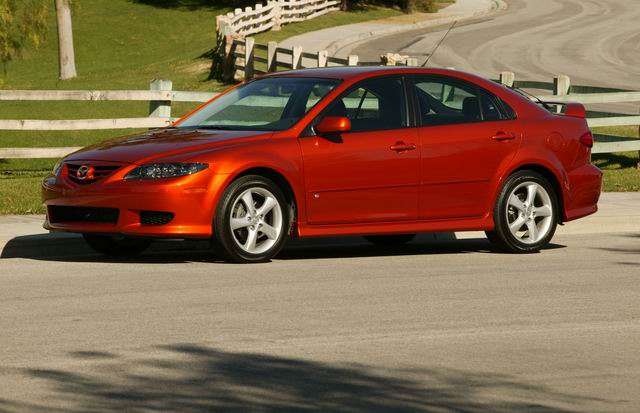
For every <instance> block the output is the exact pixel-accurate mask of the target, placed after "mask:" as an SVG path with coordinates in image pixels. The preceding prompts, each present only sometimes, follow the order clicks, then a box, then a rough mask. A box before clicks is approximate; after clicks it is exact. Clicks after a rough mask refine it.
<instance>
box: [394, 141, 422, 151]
mask: <svg viewBox="0 0 640 413" xmlns="http://www.w3.org/2000/svg"><path fill="white" fill-rule="evenodd" d="M416 148H417V146H416V144H415V143H405V142H402V141H399V142H396V144H395V145H391V146H390V147H389V149H391V150H392V151H396V152H405V151H413V150H415V149H416Z"/></svg>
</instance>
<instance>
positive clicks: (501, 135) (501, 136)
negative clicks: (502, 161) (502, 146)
mask: <svg viewBox="0 0 640 413" xmlns="http://www.w3.org/2000/svg"><path fill="white" fill-rule="evenodd" d="M515 138H516V135H515V134H514V133H505V132H502V131H500V132H498V133H496V134H495V135H493V136H492V137H491V139H493V140H494V141H510V140H512V139H515Z"/></svg>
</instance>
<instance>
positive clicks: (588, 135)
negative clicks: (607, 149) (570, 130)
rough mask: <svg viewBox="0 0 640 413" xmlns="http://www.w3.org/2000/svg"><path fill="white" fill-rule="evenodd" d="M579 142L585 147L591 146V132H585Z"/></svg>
mask: <svg viewBox="0 0 640 413" xmlns="http://www.w3.org/2000/svg"><path fill="white" fill-rule="evenodd" d="M580 143H581V144H583V145H584V146H586V147H587V148H593V135H592V134H591V132H587V133H585V134H584V135H582V136H581V137H580Z"/></svg>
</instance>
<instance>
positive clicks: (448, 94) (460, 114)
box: [414, 76, 513, 126]
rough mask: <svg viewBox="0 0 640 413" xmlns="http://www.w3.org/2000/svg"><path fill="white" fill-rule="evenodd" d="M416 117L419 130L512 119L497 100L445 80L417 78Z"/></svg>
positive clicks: (459, 83)
mask: <svg viewBox="0 0 640 413" xmlns="http://www.w3.org/2000/svg"><path fill="white" fill-rule="evenodd" d="M414 89H415V94H416V98H417V110H418V116H419V118H420V119H421V121H422V125H423V126H435V125H448V124H458V123H470V122H483V121H486V122H489V121H499V120H505V119H512V118H513V111H511V114H508V113H506V111H505V109H504V102H502V101H501V100H500V99H499V98H498V97H497V96H494V95H492V94H491V93H489V92H487V91H484V90H482V89H480V88H478V87H476V86H475V85H472V84H470V83H466V82H461V81H458V80H455V79H451V78H447V77H440V76H438V77H417V78H416V79H415V82H414Z"/></svg>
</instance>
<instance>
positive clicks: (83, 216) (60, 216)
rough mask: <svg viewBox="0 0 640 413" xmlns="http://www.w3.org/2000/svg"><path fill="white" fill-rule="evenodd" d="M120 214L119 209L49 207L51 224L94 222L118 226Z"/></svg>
mask: <svg viewBox="0 0 640 413" xmlns="http://www.w3.org/2000/svg"><path fill="white" fill-rule="evenodd" d="M119 212H120V211H118V209H117V208H93V207H71V206H55V205H52V206H49V208H48V214H49V222H51V223H54V224H55V223H64V222H94V223H101V224H116V223H117V222H118V215H119Z"/></svg>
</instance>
